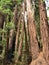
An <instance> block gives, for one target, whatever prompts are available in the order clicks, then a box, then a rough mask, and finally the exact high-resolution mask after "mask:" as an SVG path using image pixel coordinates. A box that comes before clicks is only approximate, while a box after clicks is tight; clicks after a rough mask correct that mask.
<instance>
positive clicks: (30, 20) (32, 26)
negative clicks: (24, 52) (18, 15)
mask: <svg viewBox="0 0 49 65" xmlns="http://www.w3.org/2000/svg"><path fill="white" fill-rule="evenodd" d="M26 5H27V14H28V25H29V35H30V47H31V54H32V60H34V59H36V58H37V57H38V54H39V47H38V41H37V37H36V28H35V20H34V9H33V11H32V9H31V7H32V6H31V2H30V0H29V1H28V0H26ZM32 12H33V13H32Z"/></svg>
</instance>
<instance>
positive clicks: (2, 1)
mask: <svg viewBox="0 0 49 65" xmlns="http://www.w3.org/2000/svg"><path fill="white" fill-rule="evenodd" d="M11 4H12V0H0V11H1V12H3V13H6V14H10V13H11V12H12V11H11V9H10V5H11Z"/></svg>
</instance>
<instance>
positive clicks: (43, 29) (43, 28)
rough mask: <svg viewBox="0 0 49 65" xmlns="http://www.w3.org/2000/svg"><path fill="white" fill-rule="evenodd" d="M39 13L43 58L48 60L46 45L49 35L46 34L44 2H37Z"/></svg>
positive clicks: (46, 23) (48, 42) (46, 20)
mask: <svg viewBox="0 0 49 65" xmlns="http://www.w3.org/2000/svg"><path fill="white" fill-rule="evenodd" d="M39 12H40V32H41V41H42V44H43V56H44V58H45V59H48V56H49V55H48V53H49V52H48V48H49V47H48V45H49V33H48V19H47V13H46V5H45V2H43V1H42V0H39Z"/></svg>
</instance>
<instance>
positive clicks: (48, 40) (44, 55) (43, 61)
mask: <svg viewBox="0 0 49 65" xmlns="http://www.w3.org/2000/svg"><path fill="white" fill-rule="evenodd" d="M39 13H40V32H41V41H42V44H43V51H42V52H41V53H40V54H39V56H38V58H37V59H36V60H35V61H32V63H31V64H30V65H49V61H48V56H49V52H48V45H49V34H48V20H47V14H46V6H45V2H43V1H42V0H39Z"/></svg>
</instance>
